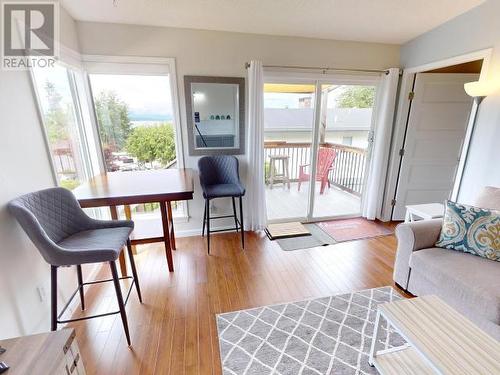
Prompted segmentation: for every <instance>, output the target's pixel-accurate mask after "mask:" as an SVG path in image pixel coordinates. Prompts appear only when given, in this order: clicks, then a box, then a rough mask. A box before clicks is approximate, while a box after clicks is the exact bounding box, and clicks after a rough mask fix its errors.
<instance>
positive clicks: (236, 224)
mask: <svg viewBox="0 0 500 375" xmlns="http://www.w3.org/2000/svg"><path fill="white" fill-rule="evenodd" d="M231 200H232V201H233V216H234V228H235V229H236V233H238V217H237V216H236V202H235V201H234V197H231Z"/></svg>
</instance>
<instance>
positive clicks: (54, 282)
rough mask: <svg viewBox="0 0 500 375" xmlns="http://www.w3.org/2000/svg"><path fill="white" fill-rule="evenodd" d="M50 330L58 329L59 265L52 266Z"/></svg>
mask: <svg viewBox="0 0 500 375" xmlns="http://www.w3.org/2000/svg"><path fill="white" fill-rule="evenodd" d="M50 305H51V306H50V307H51V308H50V318H51V319H50V330H51V331H57V267H56V266H50Z"/></svg>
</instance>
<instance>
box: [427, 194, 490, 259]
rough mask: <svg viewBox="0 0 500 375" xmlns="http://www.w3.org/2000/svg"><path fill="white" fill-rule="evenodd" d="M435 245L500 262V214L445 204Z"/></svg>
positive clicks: (449, 203) (463, 205) (460, 205)
mask: <svg viewBox="0 0 500 375" xmlns="http://www.w3.org/2000/svg"><path fill="white" fill-rule="evenodd" d="M436 246H438V247H443V248H445V249H453V250H459V251H464V252H466V253H471V254H474V255H479V256H480V257H483V258H487V259H491V260H496V261H500V211H494V210H487V209H483V208H478V207H473V206H467V205H465V204H458V203H455V202H451V201H446V211H445V214H444V220H443V227H442V228H441V234H440V235H439V239H438V241H437V242H436Z"/></svg>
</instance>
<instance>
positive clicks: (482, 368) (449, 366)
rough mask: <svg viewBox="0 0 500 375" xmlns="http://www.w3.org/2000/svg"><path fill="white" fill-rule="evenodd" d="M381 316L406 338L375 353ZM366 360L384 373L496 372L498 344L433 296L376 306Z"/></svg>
mask: <svg viewBox="0 0 500 375" xmlns="http://www.w3.org/2000/svg"><path fill="white" fill-rule="evenodd" d="M381 318H384V319H385V320H386V321H387V323H388V324H389V325H391V326H392V327H393V328H394V329H395V330H396V331H397V332H398V333H399V334H400V335H401V336H402V337H403V338H404V339H405V340H406V342H407V344H406V345H403V346H401V347H397V348H392V349H388V350H382V351H377V346H378V345H379V344H378V341H379V339H380V331H381V330H380V326H381V324H382V319H381ZM373 336H374V338H373V341H372V346H371V350H370V360H369V361H370V364H371V365H372V366H375V368H376V369H377V370H378V372H379V373H380V374H383V375H426V374H446V375H448V374H449V375H466V374H467V375H469V374H474V375H490V374H500V342H498V341H497V340H495V339H494V338H493V337H491V336H489V335H488V334H486V333H485V332H484V331H482V330H481V329H479V328H478V327H477V326H476V325H475V324H473V323H472V322H471V321H470V320H468V319H467V318H465V317H464V316H462V315H461V314H459V313H458V312H457V311H455V310H454V309H452V308H451V307H450V306H448V305H447V304H446V303H444V302H443V301H442V300H440V299H439V298H438V297H436V296H424V297H417V298H413V299H407V300H400V301H395V302H389V303H383V304H381V305H379V306H378V310H377V317H376V321H375V331H374V335H373Z"/></svg>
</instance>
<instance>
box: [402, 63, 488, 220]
mask: <svg viewBox="0 0 500 375" xmlns="http://www.w3.org/2000/svg"><path fill="white" fill-rule="evenodd" d="M478 77H479V75H477V74H450V73H443V74H441V73H420V74H417V75H416V78H415V85H414V90H413V92H414V97H413V101H412V103H411V109H410V115H409V118H408V126H407V131H406V138H405V144H404V149H403V152H404V153H403V157H402V161H401V167H400V172H399V180H398V187H397V191H396V202H395V205H394V211H393V216H392V218H393V220H402V219H404V216H405V206H406V205H411V204H421V203H433V202H442V201H444V200H445V199H448V198H449V197H450V194H451V191H452V189H453V182H454V180H455V175H456V171H457V166H458V161H459V158H460V151H461V148H462V143H463V139H464V136H465V130H466V127H467V123H468V120H469V114H470V111H471V108H472V98H471V97H469V96H468V95H467V94H466V93H465V91H464V83H466V82H471V81H476V80H477V79H478Z"/></svg>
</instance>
